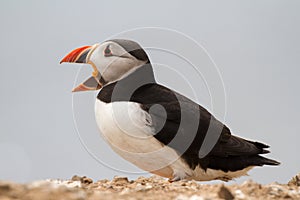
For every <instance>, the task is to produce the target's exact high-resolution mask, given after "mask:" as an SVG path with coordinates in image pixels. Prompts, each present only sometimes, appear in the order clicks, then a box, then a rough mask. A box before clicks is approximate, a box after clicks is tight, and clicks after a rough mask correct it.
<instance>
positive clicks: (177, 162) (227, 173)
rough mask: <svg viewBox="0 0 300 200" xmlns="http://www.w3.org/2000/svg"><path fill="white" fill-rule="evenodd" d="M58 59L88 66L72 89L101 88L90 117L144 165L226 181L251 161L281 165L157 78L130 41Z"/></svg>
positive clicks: (173, 174)
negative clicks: (90, 69) (89, 71)
mask: <svg viewBox="0 0 300 200" xmlns="http://www.w3.org/2000/svg"><path fill="white" fill-rule="evenodd" d="M63 62H69V63H87V64H90V65H91V66H92V67H93V69H94V71H93V73H92V76H91V77H89V78H88V79H87V80H86V81H84V82H83V83H82V84H80V85H79V86H77V87H76V88H74V89H73V92H78V91H88V90H100V89H101V90H100V91H99V93H98V95H97V99H96V103H95V117H96V122H97V125H98V127H99V130H100V132H101V134H102V136H103V137H104V139H105V140H106V141H107V142H108V144H109V145H110V146H111V148H112V149H113V150H114V151H115V152H116V153H117V154H119V155H120V156H121V157H123V158H124V159H126V160H127V161H129V162H131V163H133V164H134V165H136V166H138V167H139V168H141V169H143V170H145V171H149V172H151V173H153V174H157V175H159V176H163V177H166V178H168V179H169V181H170V182H172V181H178V180H182V179H186V180H192V179H193V180H197V181H209V180H223V181H228V180H231V179H234V178H237V177H240V176H243V175H246V174H247V172H248V171H249V170H250V169H251V168H253V167H255V166H263V165H279V162H277V161H275V160H271V159H268V158H265V157H263V156H261V154H265V153H269V151H268V150H266V149H267V148H268V147H269V146H267V145H265V144H263V143H260V142H254V141H250V140H246V139H243V138H241V137H237V136H234V135H232V134H231V132H230V130H229V128H228V127H227V126H226V125H224V124H223V123H222V122H220V121H218V120H217V119H216V118H215V117H214V116H213V115H212V114H211V113H209V112H208V111H207V110H206V109H205V108H203V107H202V106H200V105H198V104H197V103H195V102H193V101H192V100H190V99H189V98H187V97H185V96H183V95H181V94H179V93H178V92H175V91H174V90H171V89H169V88H167V87H165V86H162V85H160V84H158V83H157V82H156V80H155V77H154V73H153V68H152V65H151V62H150V60H149V57H148V56H147V54H146V52H145V51H144V50H143V48H142V47H141V46H140V45H139V44H138V43H136V42H134V41H131V40H124V39H112V40H108V41H105V42H103V43H100V44H95V45H93V46H84V47H80V48H77V49H75V50H73V51H71V52H70V53H69V54H67V55H66V56H65V57H64V58H63V59H62V60H61V62H60V63H63Z"/></svg>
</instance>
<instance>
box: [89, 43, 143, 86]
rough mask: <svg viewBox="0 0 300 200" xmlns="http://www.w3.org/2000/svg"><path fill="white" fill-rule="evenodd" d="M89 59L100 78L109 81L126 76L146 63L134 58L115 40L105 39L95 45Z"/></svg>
mask: <svg viewBox="0 0 300 200" xmlns="http://www.w3.org/2000/svg"><path fill="white" fill-rule="evenodd" d="M88 60H89V61H91V62H93V63H94V64H95V65H96V67H97V69H98V71H99V72H100V74H101V76H102V78H103V79H104V80H105V81H106V82H107V83H111V82H114V81H117V80H120V79H122V78H123V77H126V76H127V75H129V74H130V73H132V72H133V71H135V70H136V69H138V67H140V66H142V65H143V64H145V63H146V61H141V60H138V59H136V58H135V57H134V56H132V55H131V54H130V53H128V52H127V51H126V50H125V49H124V48H123V47H121V46H120V45H118V44H117V43H115V42H112V41H107V42H104V43H102V44H100V45H98V46H97V47H95V48H94V49H93V50H92V52H91V54H90V56H89V59H88Z"/></svg>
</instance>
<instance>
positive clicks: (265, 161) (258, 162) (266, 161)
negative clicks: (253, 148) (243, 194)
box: [255, 156, 280, 166]
mask: <svg viewBox="0 0 300 200" xmlns="http://www.w3.org/2000/svg"><path fill="white" fill-rule="evenodd" d="M255 164H256V165H257V166H263V165H280V162H278V161H276V160H272V159H269V158H265V157H263V156H257V157H256V163H255Z"/></svg>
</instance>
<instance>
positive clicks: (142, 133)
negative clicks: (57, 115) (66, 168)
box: [95, 99, 191, 178]
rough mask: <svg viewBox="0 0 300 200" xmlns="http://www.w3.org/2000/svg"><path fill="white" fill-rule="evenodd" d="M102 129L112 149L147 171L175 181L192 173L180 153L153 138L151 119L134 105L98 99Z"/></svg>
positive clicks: (98, 116) (97, 108)
mask: <svg viewBox="0 0 300 200" xmlns="http://www.w3.org/2000/svg"><path fill="white" fill-rule="evenodd" d="M95 114H96V121H97V124H98V127H99V129H100V132H101V134H102V135H103V136H104V138H105V140H106V141H107V142H108V144H109V145H110V146H111V147H112V149H113V150H114V151H115V152H116V153H118V154H119V155H120V156H122V157H123V158H124V159H126V160H128V161H129V162H131V163H133V164H135V165H136V166H138V167H140V168H141V169H143V170H146V171H149V172H152V173H154V174H158V175H160V176H164V177H167V178H173V176H174V174H176V176H180V177H181V178H185V177H186V176H187V174H189V173H191V172H190V169H189V168H188V166H187V165H186V164H185V163H184V162H182V160H181V159H180V157H179V156H178V154H177V153H176V152H175V151H174V150H173V149H171V148H169V147H168V146H164V145H163V144H162V143H160V142H159V141H158V140H157V139H156V138H154V137H153V133H154V129H153V127H152V120H151V116H150V115H149V114H148V113H147V112H145V111H144V110H143V109H141V107H140V104H138V103H134V102H113V103H104V102H102V101H100V100H98V99H97V100H96V104H95Z"/></svg>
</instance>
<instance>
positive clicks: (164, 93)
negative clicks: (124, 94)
mask: <svg viewBox="0 0 300 200" xmlns="http://www.w3.org/2000/svg"><path fill="white" fill-rule="evenodd" d="M131 101H134V102H138V103H141V104H142V108H143V109H144V110H146V111H147V112H149V113H150V115H151V117H152V121H153V125H154V127H155V129H156V134H155V135H154V137H155V138H156V139H158V140H159V141H160V142H162V143H164V144H165V145H168V146H170V147H172V148H174V149H175V150H176V151H177V152H178V153H179V154H180V155H182V157H183V158H184V159H185V160H186V161H187V163H188V164H189V166H190V167H191V168H195V167H196V166H197V165H198V164H200V165H201V167H202V168H204V169H206V168H213V169H222V170H224V171H228V170H230V171H235V170H239V169H243V168H245V167H247V166H255V165H263V164H271V165H275V164H278V162H276V161H273V160H269V159H266V158H263V157H261V156H259V155H258V154H263V153H267V152H268V151H267V150H265V149H264V148H268V146H267V145H264V144H262V143H259V142H252V141H248V140H245V139H242V138H239V137H236V136H233V135H231V133H230V130H229V128H228V127H226V126H225V125H224V124H223V123H221V122H220V121H218V120H217V119H216V118H215V117H214V116H212V115H211V114H210V113H209V112H208V111H207V110H206V109H205V108H203V107H202V106H200V105H198V104H197V103H195V102H193V101H192V100H190V99H188V98H186V97H184V96H182V95H180V94H178V93H176V92H174V91H172V90H170V89H168V88H166V87H164V86H161V85H158V84H155V83H154V84H148V85H145V86H143V87H141V88H139V89H138V90H136V91H135V92H134V94H133V95H132V97H131ZM207 134H209V137H208V138H209V140H208V141H206V142H204V138H205V136H206V135H207ZM210 140H211V141H210ZM207 144H208V147H207V148H206V149H205V148H201V146H202V145H204V146H205V145H206V146H207ZM209 144H212V145H213V146H211V147H212V148H210V147H209ZM203 149H204V152H203V153H204V154H203V155H204V156H203V157H202V156H201V155H202V153H201V151H203ZM206 150H209V152H205V151H206ZM207 153H208V154H207ZM199 155H200V157H199Z"/></svg>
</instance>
